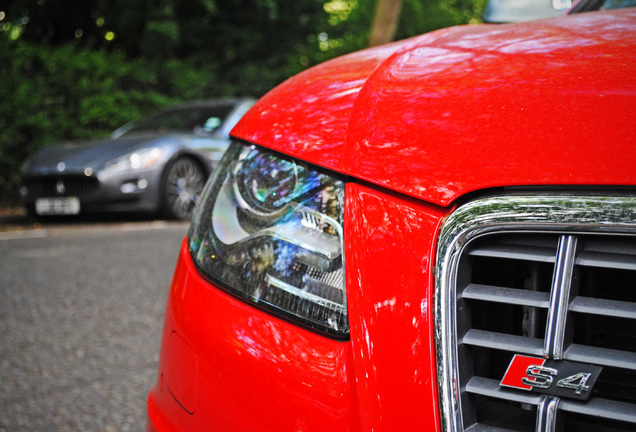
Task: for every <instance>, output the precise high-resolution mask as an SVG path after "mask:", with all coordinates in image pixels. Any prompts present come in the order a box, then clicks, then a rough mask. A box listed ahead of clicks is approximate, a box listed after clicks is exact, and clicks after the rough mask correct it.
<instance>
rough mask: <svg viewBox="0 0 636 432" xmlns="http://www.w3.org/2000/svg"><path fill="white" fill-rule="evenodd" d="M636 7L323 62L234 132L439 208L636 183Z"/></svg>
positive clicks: (269, 98)
mask: <svg viewBox="0 0 636 432" xmlns="http://www.w3.org/2000/svg"><path fill="white" fill-rule="evenodd" d="M634 34H636V9H625V10H620V11H613V12H599V13H583V14H579V15H572V16H568V17H564V18H557V19H552V20H544V21H536V22H531V23H524V24H511V25H501V26H491V25H480V26H465V27H456V28H451V29H446V30H441V31H438V32H434V33H430V34H427V35H424V36H420V37H417V38H413V39H409V40H406V41H403V42H399V43H395V44H391V45H387V46H383V47H379V48H375V49H370V50H365V51H361V52H359V53H355V54H352V55H348V56H344V57H341V58H339V59H335V60H333V61H330V62H327V63H324V64H322V65H319V66H317V67H315V68H312V69H310V70H308V71H306V72H304V73H301V74H299V75H297V76H296V77H294V78H292V79H290V80H288V81H287V82H285V83H283V84H282V85H280V86H279V87H277V88H276V89H274V90H272V91H271V92H270V93H268V94H267V95H266V96H265V97H263V98H262V99H261V100H260V101H259V102H258V103H257V105H256V106H255V107H254V108H253V109H252V110H251V111H250V112H249V113H248V114H247V115H246V116H245V117H244V118H243V120H242V121H241V122H240V123H239V124H238V125H237V127H236V128H235V129H234V130H233V133H232V134H233V135H234V136H236V137H238V138H241V139H245V140H248V141H251V142H254V143H257V144H261V145H263V146H266V147H269V148H272V149H275V150H278V151H281V152H283V153H286V154H289V155H292V156H296V157H299V158H302V159H304V160H306V161H308V162H312V163H315V164H317V165H321V166H324V167H326V168H329V169H332V170H335V171H338V172H341V173H344V174H347V175H350V176H353V177H356V178H359V179H361V180H365V181H368V182H371V183H374V184H377V185H381V186H384V187H387V188H390V189H393V190H396V191H398V192H401V193H404V194H408V195H411V196H414V197H417V198H421V199H424V200H427V201H429V202H432V203H435V204H439V205H443V206H446V205H449V204H450V203H451V202H452V201H453V200H454V199H456V198H458V197H459V196H461V195H463V194H466V193H469V192H472V191H475V190H479V189H485V188H492V187H502V186H542V185H557V186H558V185H584V186H585V185H610V186H620V185H635V184H636V169H634V167H636V150H635V149H634V144H635V142H636V141H635V138H636V122H635V121H634V118H633V116H634V114H635V113H636V57H635V56H634V53H636V38H634V37H633V36H634Z"/></svg>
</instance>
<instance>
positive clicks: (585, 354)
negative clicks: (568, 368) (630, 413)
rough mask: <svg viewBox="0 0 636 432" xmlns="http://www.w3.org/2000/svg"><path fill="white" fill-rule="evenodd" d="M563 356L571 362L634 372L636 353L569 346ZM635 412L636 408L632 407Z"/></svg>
mask: <svg viewBox="0 0 636 432" xmlns="http://www.w3.org/2000/svg"><path fill="white" fill-rule="evenodd" d="M565 355H566V356H567V358H568V359H570V360H572V361H578V362H581V363H594V364H597V365H599V366H608V367H617V368H621V369H627V370H631V371H636V353H630V352H626V351H619V350H613V349H607V348H597V347H591V346H584V345H570V347H569V348H568V349H567V350H566V352H565ZM634 410H636V407H634Z"/></svg>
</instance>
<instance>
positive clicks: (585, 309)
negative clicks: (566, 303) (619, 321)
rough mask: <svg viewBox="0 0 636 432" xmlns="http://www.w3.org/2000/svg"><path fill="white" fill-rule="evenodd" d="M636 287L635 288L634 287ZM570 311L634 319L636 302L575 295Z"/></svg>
mask: <svg viewBox="0 0 636 432" xmlns="http://www.w3.org/2000/svg"><path fill="white" fill-rule="evenodd" d="M635 289H636V288H635ZM570 310H571V311H572V312H580V313H585V314H590V315H601V316H610V317H620V318H627V319H631V320H636V303H630V302H623V301H617V300H605V299H595V298H588V297H577V298H575V299H574V300H573V301H572V303H571V304H570Z"/></svg>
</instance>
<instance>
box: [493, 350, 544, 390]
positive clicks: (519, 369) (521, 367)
mask: <svg viewBox="0 0 636 432" xmlns="http://www.w3.org/2000/svg"><path fill="white" fill-rule="evenodd" d="M543 363H545V359H543V358H538V357H528V356H524V355H520V354H515V356H514V358H513V359H512V361H511V362H510V364H509V365H508V370H507V371H506V373H505V374H504V377H503V379H502V380H501V385H502V386H506V387H514V388H518V389H523V390H532V386H531V385H527V384H524V383H523V380H524V379H525V380H527V379H528V374H527V371H528V368H529V367H530V366H533V365H536V366H543Z"/></svg>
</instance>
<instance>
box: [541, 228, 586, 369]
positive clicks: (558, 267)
mask: <svg viewBox="0 0 636 432" xmlns="http://www.w3.org/2000/svg"><path fill="white" fill-rule="evenodd" d="M577 242H578V240H577V238H576V236H573V235H566V236H561V238H560V239H559V246H558V252H557V259H556V264H555V266H554V277H553V280H552V288H551V289H550V308H549V309H548V325H547V327H546V330H545V339H544V346H543V356H544V357H545V358H547V359H550V358H551V359H554V360H560V359H561V358H562V357H563V340H564V338H565V321H566V318H567V314H568V306H569V303H570V287H571V284H572V274H573V272H574V261H575V258H576V245H577Z"/></svg>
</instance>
